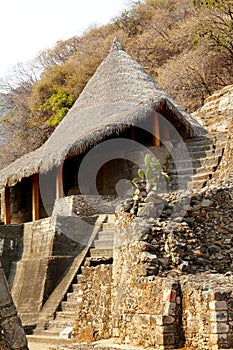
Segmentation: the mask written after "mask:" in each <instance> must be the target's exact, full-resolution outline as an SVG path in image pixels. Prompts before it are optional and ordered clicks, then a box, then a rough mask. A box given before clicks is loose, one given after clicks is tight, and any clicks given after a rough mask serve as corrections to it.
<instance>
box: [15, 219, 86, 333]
mask: <svg viewBox="0 0 233 350" xmlns="http://www.w3.org/2000/svg"><path fill="white" fill-rule="evenodd" d="M73 224H74V223H72V224H71V225H70V227H69V229H72V228H74V226H73ZM61 226H62V225H59V220H58V219H55V218H47V219H42V220H38V221H35V222H30V223H26V224H24V242H23V255H22V259H21V260H20V261H19V262H18V263H17V268H16V273H15V278H14V283H13V287H12V296H13V300H14V302H15V304H16V307H17V310H18V312H19V314H20V316H21V319H22V321H23V324H24V325H25V326H28V327H33V326H35V325H36V322H37V317H38V315H39V312H40V310H41V308H42V306H43V304H44V302H45V301H46V300H47V299H48V297H49V295H50V294H51V293H52V291H53V290H54V288H55V287H56V286H57V284H58V283H59V282H60V280H61V279H62V278H63V276H64V273H65V271H66V269H67V268H68V267H69V266H70V264H71V262H72V260H73V258H74V256H75V255H76V254H78V252H79V251H80V250H82V249H83V247H84V246H83V245H81V244H80V243H79V242H78V241H74V240H72V239H71V238H70V237H69V236H67V235H66V234H64V233H63V232H62V228H61ZM67 226H68V222H67ZM67 226H65V228H64V230H65V229H66V230H67V232H66V233H67V234H68V228H67Z"/></svg>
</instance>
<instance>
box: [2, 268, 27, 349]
mask: <svg viewBox="0 0 233 350" xmlns="http://www.w3.org/2000/svg"><path fill="white" fill-rule="evenodd" d="M0 295H1V299H0V349H1V350H13V349H18V350H28V347H27V339H26V336H25V333H24V330H23V327H22V323H21V321H20V319H19V317H18V315H17V312H16V308H15V306H14V304H13V301H12V298H11V295H10V291H9V288H8V285H7V281H6V278H5V274H4V272H3V269H2V267H1V264H0Z"/></svg>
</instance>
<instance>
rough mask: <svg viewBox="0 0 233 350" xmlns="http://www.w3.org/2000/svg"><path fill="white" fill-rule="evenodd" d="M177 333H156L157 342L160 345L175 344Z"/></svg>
mask: <svg viewBox="0 0 233 350" xmlns="http://www.w3.org/2000/svg"><path fill="white" fill-rule="evenodd" d="M175 341H176V339H175V335H174V334H172V333H171V334H170V333H168V334H160V333H157V335H156V344H158V345H174V344H175Z"/></svg>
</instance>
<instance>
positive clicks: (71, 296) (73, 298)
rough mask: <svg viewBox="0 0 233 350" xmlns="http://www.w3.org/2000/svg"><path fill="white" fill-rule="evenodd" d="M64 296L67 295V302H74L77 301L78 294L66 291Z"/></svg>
mask: <svg viewBox="0 0 233 350" xmlns="http://www.w3.org/2000/svg"><path fill="white" fill-rule="evenodd" d="M66 297H67V302H68V303H69V302H74V301H75V302H76V301H77V298H78V295H77V293H73V292H70V293H67V294H66Z"/></svg>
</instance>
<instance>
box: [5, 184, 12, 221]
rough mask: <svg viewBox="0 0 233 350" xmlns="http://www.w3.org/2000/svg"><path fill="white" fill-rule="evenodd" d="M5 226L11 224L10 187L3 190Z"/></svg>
mask: <svg viewBox="0 0 233 350" xmlns="http://www.w3.org/2000/svg"><path fill="white" fill-rule="evenodd" d="M4 223H5V225H9V224H10V223H11V190H10V187H8V186H7V187H6V188H5V219H4Z"/></svg>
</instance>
